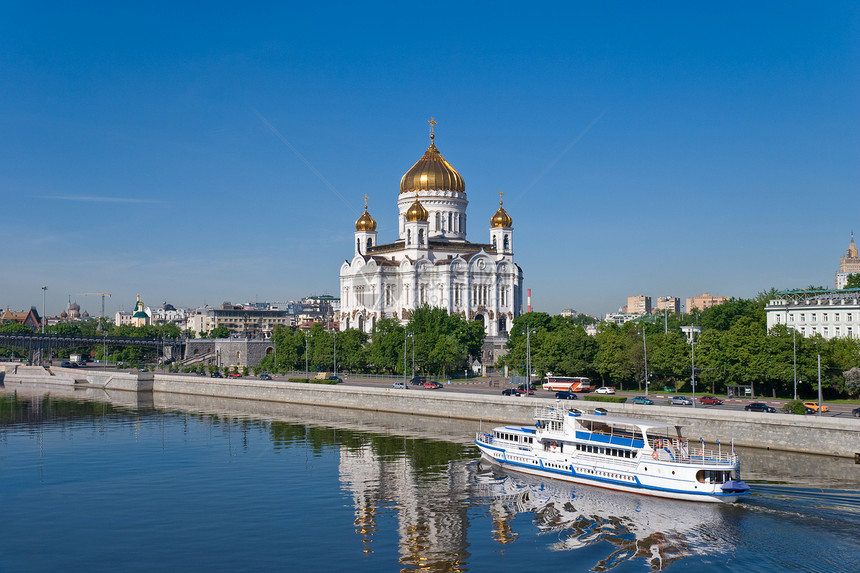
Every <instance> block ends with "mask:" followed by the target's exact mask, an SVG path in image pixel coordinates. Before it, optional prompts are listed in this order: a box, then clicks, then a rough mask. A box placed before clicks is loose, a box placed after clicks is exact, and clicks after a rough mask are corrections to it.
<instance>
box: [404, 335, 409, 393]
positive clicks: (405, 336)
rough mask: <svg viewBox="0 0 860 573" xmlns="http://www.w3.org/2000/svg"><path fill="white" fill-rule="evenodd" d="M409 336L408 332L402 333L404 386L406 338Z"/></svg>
mask: <svg viewBox="0 0 860 573" xmlns="http://www.w3.org/2000/svg"><path fill="white" fill-rule="evenodd" d="M407 338H409V333H408V332H404V333H403V386H406V339H407Z"/></svg>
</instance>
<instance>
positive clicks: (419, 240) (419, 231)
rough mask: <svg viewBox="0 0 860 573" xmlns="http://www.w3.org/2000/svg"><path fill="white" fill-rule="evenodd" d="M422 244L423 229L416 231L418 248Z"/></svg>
mask: <svg viewBox="0 0 860 573" xmlns="http://www.w3.org/2000/svg"><path fill="white" fill-rule="evenodd" d="M423 244H424V229H418V246H421V245H423Z"/></svg>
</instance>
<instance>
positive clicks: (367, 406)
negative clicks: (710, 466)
mask: <svg viewBox="0 0 860 573" xmlns="http://www.w3.org/2000/svg"><path fill="white" fill-rule="evenodd" d="M14 384H44V385H62V386H67V387H74V388H76V389H81V390H83V389H86V388H97V389H103V390H105V391H108V392H111V394H113V393H115V392H123V393H139V394H150V393H155V394H158V393H165V394H178V395H192V396H207V397H212V398H225V399H230V398H232V399H242V400H258V401H266V402H273V403H277V402H280V403H288V404H299V405H302V404H303V405H313V406H324V407H334V408H350V409H355V410H364V411H369V412H385V413H398V414H415V415H421V416H432V417H439V418H449V419H457V420H473V421H480V422H482V423H493V422H502V423H515V424H531V423H532V422H533V413H534V407H535V406H537V405H540V404H545V405H555V404H556V403H557V402H556V400H554V399H549V398H540V397H537V398H529V399H511V398H508V397H503V396H494V395H487V394H471V393H468V392H458V393H453V392H452V393H447V392H418V391H409V390H401V389H397V388H390V387H367V386H351V385H350V384H338V385H325V384H306V383H293V382H283V381H267V380H257V379H250V378H240V379H213V378H208V377H201V376H195V375H184V374H161V373H155V372H113V371H97V370H85V371H75V370H74V369H53V371H49V370H45V369H43V368H40V367H20V368H18V369H17V371H10V369H9V367H8V366H6V368H5V385H6V387H7V388H14ZM587 404H588V405H587V406H586V407H595V406H600V407H602V408H604V409H606V410H607V411H608V412H610V413H612V414H618V415H622V416H623V415H626V416H636V417H641V418H646V419H660V420H666V419H671V420H673V421H677V423H678V424H681V425H683V426H684V428H685V429H684V433H685V435H686V437H687V438H689V439H690V440H691V441H697V440H699V439H702V440H704V441H705V442H707V443H709V444H710V445H713V444H714V443H715V441H716V440H717V436H722V437H724V438H730V439H733V440H734V443H735V445H737V446H744V447H752V448H764V449H769V450H778V451H789V452H801V453H810V454H819V455H825V456H838V457H846V458H855V460H858V459H860V420H858V419H856V418H819V417H816V416H798V415H792V414H781V413H776V414H762V413H755V412H743V411H728V410H717V409H710V408H709V409H704V408H697V409H695V410H694V409H679V408H673V407H669V406H658V405H654V406H640V405H636V404H630V403H624V404H614V403H600V404H595V403H587ZM561 406H563V407H568V406H569V407H583V406H585V404H583V403H575V404H561ZM720 447H725V448H730V447H731V444H729V443H725V444H720Z"/></svg>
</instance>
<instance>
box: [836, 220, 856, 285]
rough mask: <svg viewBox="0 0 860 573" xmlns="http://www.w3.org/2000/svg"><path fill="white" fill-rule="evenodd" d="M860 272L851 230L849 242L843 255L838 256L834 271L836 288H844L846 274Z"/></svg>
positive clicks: (846, 280)
mask: <svg viewBox="0 0 860 573" xmlns="http://www.w3.org/2000/svg"><path fill="white" fill-rule="evenodd" d="M854 273H860V257H858V256H857V245H855V244H854V232H853V231H852V232H851V242H850V243H849V244H848V251H847V252H846V253H845V256H844V257H839V270H838V271H836V288H838V289H841V288H845V285H846V284H848V275H851V274H854Z"/></svg>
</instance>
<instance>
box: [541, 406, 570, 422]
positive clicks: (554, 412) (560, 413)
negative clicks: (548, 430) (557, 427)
mask: <svg viewBox="0 0 860 573" xmlns="http://www.w3.org/2000/svg"><path fill="white" fill-rule="evenodd" d="M567 412H568V411H567V410H565V409H563V408H553V407H551V406H539V407H537V408H535V420H555V421H557V422H563V421H564V419H565V417H566V416H567Z"/></svg>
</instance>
